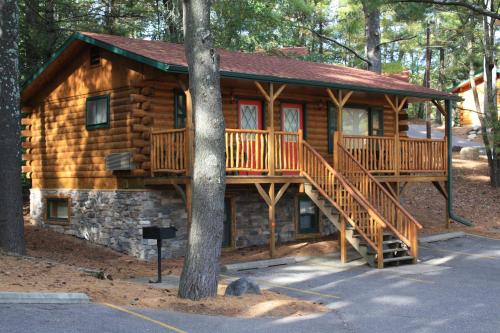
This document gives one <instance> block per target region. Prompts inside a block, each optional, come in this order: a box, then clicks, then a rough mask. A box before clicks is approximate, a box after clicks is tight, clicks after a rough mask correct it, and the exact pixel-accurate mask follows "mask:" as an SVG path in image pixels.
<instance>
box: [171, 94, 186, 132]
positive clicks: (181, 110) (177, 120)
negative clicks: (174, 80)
mask: <svg viewBox="0 0 500 333" xmlns="http://www.w3.org/2000/svg"><path fill="white" fill-rule="evenodd" d="M186 110H187V108H186V94H185V93H184V92H183V91H180V90H175V91H174V127H175V128H185V127H186Z"/></svg>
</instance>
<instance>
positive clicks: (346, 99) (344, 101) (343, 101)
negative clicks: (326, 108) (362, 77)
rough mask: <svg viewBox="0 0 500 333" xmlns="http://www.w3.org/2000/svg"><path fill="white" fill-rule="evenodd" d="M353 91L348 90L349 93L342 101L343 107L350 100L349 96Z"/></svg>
mask: <svg viewBox="0 0 500 333" xmlns="http://www.w3.org/2000/svg"><path fill="white" fill-rule="evenodd" d="M352 93H353V91H352V90H351V91H349V92H347V94H346V95H345V96H344V98H342V102H341V104H342V107H343V106H344V105H346V103H347V101H348V100H349V97H351V95H352Z"/></svg>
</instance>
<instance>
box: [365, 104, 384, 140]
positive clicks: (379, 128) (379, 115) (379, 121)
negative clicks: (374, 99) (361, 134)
mask: <svg viewBox="0 0 500 333" xmlns="http://www.w3.org/2000/svg"><path fill="white" fill-rule="evenodd" d="M369 127H370V135H374V136H382V135H384V108H382V107H373V108H370V124H369Z"/></svg>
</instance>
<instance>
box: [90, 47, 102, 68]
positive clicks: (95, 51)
mask: <svg viewBox="0 0 500 333" xmlns="http://www.w3.org/2000/svg"><path fill="white" fill-rule="evenodd" d="M100 64H101V53H100V50H99V48H98V47H96V46H94V47H92V48H91V49H90V66H99V65H100Z"/></svg>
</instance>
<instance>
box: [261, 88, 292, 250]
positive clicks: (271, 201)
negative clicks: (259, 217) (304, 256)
mask: <svg viewBox="0 0 500 333" xmlns="http://www.w3.org/2000/svg"><path fill="white" fill-rule="evenodd" d="M254 83H255V86H257V89H258V90H259V91H260V93H261V94H262V95H263V96H264V98H265V99H266V101H267V105H268V110H269V113H270V117H269V122H270V123H269V124H268V126H267V129H268V134H269V139H268V147H269V149H268V151H267V161H268V169H269V174H268V175H269V176H274V175H275V173H276V163H275V156H276V155H275V148H274V146H275V145H274V144H275V137H274V102H275V101H276V99H278V97H279V95H280V94H281V93H282V92H283V90H284V89H285V87H286V84H283V85H282V86H281V87H279V88H278V90H277V91H276V93H275V92H274V84H273V83H272V82H271V83H269V93H267V92H266V90H265V89H264V88H263V87H262V85H261V84H260V83H259V82H257V81H254ZM255 186H256V187H257V190H258V191H259V193H260V195H261V196H262V198H264V200H265V201H266V202H267V204H268V207H269V254H270V256H271V258H273V257H274V256H275V253H276V210H275V207H276V202H277V201H278V200H279V198H278V199H276V198H275V184H274V183H271V185H270V186H269V194H266V193H265V192H264V190H263V189H262V186H260V185H259V184H255ZM287 187H288V186H287ZM282 190H283V192H284V191H285V190H286V187H282V188H281V189H280V193H283V192H282ZM281 195H282V194H281ZM278 196H280V194H279V193H278Z"/></svg>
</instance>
